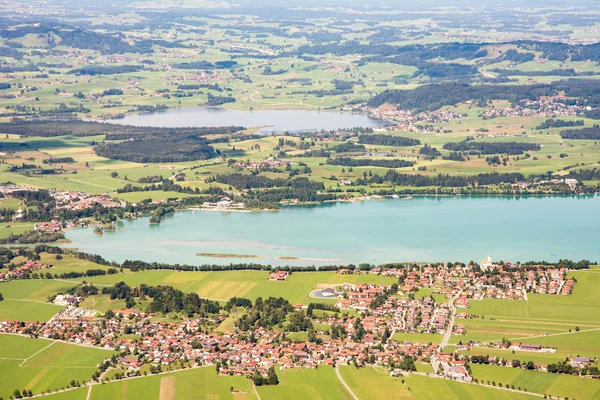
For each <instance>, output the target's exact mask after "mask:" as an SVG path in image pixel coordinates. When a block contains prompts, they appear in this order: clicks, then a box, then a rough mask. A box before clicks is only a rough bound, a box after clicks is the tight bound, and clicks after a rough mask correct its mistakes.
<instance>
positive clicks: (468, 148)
mask: <svg viewBox="0 0 600 400" xmlns="http://www.w3.org/2000/svg"><path fill="white" fill-rule="evenodd" d="M444 149H445V150H451V151H465V152H468V153H469V154H508V155H511V156H514V155H519V154H523V153H524V152H526V151H536V150H539V149H540V145H539V144H536V143H519V142H476V141H473V140H466V141H463V142H457V143H446V144H445V145H444Z"/></svg>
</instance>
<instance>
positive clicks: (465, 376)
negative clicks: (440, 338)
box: [435, 352, 473, 382]
mask: <svg viewBox="0 0 600 400" xmlns="http://www.w3.org/2000/svg"><path fill="white" fill-rule="evenodd" d="M456 358H457V357H455V356H454V354H453V353H443V352H440V353H438V354H436V356H435V359H436V361H437V363H438V365H439V366H440V367H441V368H442V371H443V374H444V376H445V377H446V378H448V379H453V380H461V381H465V382H471V381H472V380H473V378H472V377H471V376H470V375H469V371H468V370H467V368H466V360H463V359H456Z"/></svg>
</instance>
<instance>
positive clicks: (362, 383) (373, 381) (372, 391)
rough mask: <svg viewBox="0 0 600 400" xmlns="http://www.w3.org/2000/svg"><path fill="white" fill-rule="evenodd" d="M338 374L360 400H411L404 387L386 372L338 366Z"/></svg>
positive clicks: (411, 397)
mask: <svg viewBox="0 0 600 400" xmlns="http://www.w3.org/2000/svg"><path fill="white" fill-rule="evenodd" d="M339 369H340V374H341V375H342V378H343V379H344V381H345V382H346V384H347V385H348V386H350V389H352V391H353V392H354V394H355V395H356V396H358V398H359V399H361V400H387V399H392V398H393V399H413V396H412V395H411V393H410V392H409V391H408V389H407V387H406V385H403V384H402V383H401V381H400V380H399V379H394V378H391V377H390V376H389V373H388V372H387V371H386V370H380V369H375V368H360V369H358V368H355V367H353V366H340V367H339Z"/></svg>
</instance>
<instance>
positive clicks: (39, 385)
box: [0, 335, 113, 399]
mask: <svg viewBox="0 0 600 400" xmlns="http://www.w3.org/2000/svg"><path fill="white" fill-rule="evenodd" d="M112 354H113V352H111V351H107V350H103V349H95V348H87V347H81V346H76V345H72V344H65V343H58V342H54V341H51V340H44V339H30V338H24V337H20V336H12V335H0V397H4V398H8V397H9V396H11V395H12V394H13V391H14V390H15V389H19V390H22V389H27V390H31V391H32V392H33V393H35V394H39V393H41V392H45V391H47V390H49V391H55V390H57V389H63V388H65V387H67V386H69V384H70V382H71V381H72V380H75V381H76V382H79V383H83V382H86V381H89V379H90V378H91V376H92V375H93V373H94V372H95V371H96V370H97V365H98V364H99V363H100V362H101V361H102V360H104V359H105V358H106V357H110V356H111V355H112ZM64 396H65V399H70V398H71V397H70V395H67V394H66V393H65V394H64Z"/></svg>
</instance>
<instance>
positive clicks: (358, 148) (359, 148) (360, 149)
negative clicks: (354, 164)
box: [332, 142, 367, 153]
mask: <svg viewBox="0 0 600 400" xmlns="http://www.w3.org/2000/svg"><path fill="white" fill-rule="evenodd" d="M332 150H333V151H335V152H336V153H364V152H365V151H366V150H367V149H366V147H365V146H363V145H362V144H355V143H354V142H346V143H342V144H338V145H337V146H333V147H332Z"/></svg>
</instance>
